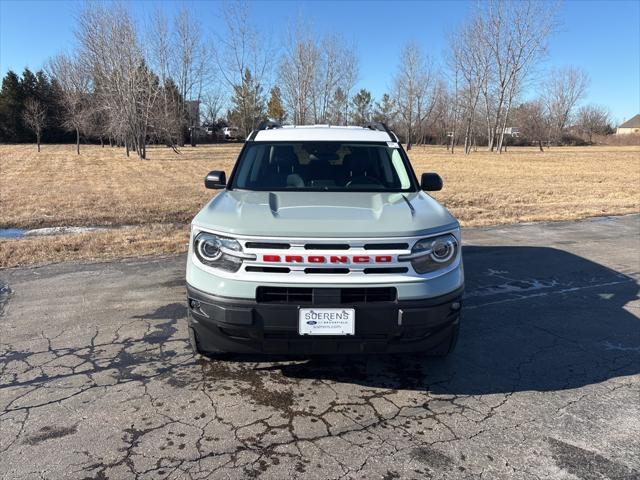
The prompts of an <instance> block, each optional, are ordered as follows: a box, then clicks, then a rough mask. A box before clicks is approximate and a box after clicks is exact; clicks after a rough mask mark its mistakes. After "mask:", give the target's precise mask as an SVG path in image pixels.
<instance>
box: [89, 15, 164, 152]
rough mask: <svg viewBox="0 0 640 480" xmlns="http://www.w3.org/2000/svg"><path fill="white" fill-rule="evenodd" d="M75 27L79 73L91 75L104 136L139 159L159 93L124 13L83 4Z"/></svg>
mask: <svg viewBox="0 0 640 480" xmlns="http://www.w3.org/2000/svg"><path fill="white" fill-rule="evenodd" d="M79 23H80V25H79V29H78V32H77V36H78V40H79V43H80V47H81V50H80V58H81V59H82V66H83V70H84V71H88V72H91V74H92V80H93V85H94V96H95V97H96V98H97V99H98V105H99V107H100V108H101V109H102V110H103V111H104V114H105V116H106V118H107V119H108V130H109V133H110V134H111V135H112V136H113V137H114V138H117V139H118V140H119V141H120V142H123V143H124V145H125V148H126V152H127V155H129V149H130V148H131V147H133V148H134V149H135V151H136V153H137V154H138V157H139V158H140V159H144V158H146V146H147V140H148V139H149V137H150V135H151V134H152V133H153V131H152V128H151V121H152V119H153V118H154V114H155V112H156V108H157V102H158V99H159V98H160V93H161V90H162V89H161V85H160V81H159V79H158V77H157V76H156V75H155V74H154V73H153V72H152V71H151V69H150V68H149V66H148V65H147V63H146V61H145V58H144V55H143V52H142V49H141V47H140V44H139V41H138V35H137V31H136V27H135V24H134V22H133V20H132V18H131V16H130V14H129V11H128V10H127V9H126V8H125V7H124V6H122V5H116V6H111V5H109V6H108V8H107V7H106V6H103V5H100V4H88V6H87V7H86V8H85V10H84V11H83V12H82V14H81V15H80V17H79Z"/></svg>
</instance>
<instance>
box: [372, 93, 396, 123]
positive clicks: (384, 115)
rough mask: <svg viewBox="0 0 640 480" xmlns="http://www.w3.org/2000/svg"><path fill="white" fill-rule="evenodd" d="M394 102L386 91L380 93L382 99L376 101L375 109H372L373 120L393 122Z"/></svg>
mask: <svg viewBox="0 0 640 480" xmlns="http://www.w3.org/2000/svg"><path fill="white" fill-rule="evenodd" d="M395 110H396V104H395V102H394V101H393V100H392V98H391V97H390V96H389V94H388V93H385V94H384V95H382V100H381V101H379V102H376V106H375V109H374V111H373V120H374V121H376V122H383V123H386V124H387V125H391V124H392V123H393V118H394V116H395Z"/></svg>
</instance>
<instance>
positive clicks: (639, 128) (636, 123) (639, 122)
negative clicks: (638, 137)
mask: <svg viewBox="0 0 640 480" xmlns="http://www.w3.org/2000/svg"><path fill="white" fill-rule="evenodd" d="M630 133H640V113H639V114H638V115H636V116H635V117H631V118H630V119H629V120H627V121H626V122H624V123H623V124H621V125H619V126H618V128H617V129H616V135H628V134H630Z"/></svg>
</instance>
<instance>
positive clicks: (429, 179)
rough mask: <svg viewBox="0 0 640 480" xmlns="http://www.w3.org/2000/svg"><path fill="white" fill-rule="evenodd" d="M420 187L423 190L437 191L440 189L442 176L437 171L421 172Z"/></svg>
mask: <svg viewBox="0 0 640 480" xmlns="http://www.w3.org/2000/svg"><path fill="white" fill-rule="evenodd" d="M420 188H421V189H422V190H424V191H425V192H437V191H438V190H442V178H440V175H438V174H437V173H433V172H429V173H423V174H422V179H421V180H420Z"/></svg>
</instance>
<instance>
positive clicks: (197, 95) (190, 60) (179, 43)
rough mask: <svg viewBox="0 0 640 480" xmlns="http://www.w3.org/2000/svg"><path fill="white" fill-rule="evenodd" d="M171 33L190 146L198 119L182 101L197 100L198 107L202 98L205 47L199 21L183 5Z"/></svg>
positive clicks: (176, 77)
mask: <svg viewBox="0 0 640 480" xmlns="http://www.w3.org/2000/svg"><path fill="white" fill-rule="evenodd" d="M174 33H175V48H174V49H173V51H174V52H175V67H174V69H175V73H174V79H175V81H176V83H177V85H178V90H179V92H180V98H181V99H182V102H183V103H182V113H183V117H184V118H185V119H187V120H188V121H189V125H188V127H189V136H190V140H191V145H195V127H197V126H199V125H198V123H199V119H198V118H193V117H194V115H192V114H191V115H190V111H189V110H188V108H187V103H186V102H197V105H198V106H199V105H200V102H201V101H202V92H203V88H204V84H205V80H206V79H207V78H206V73H207V68H206V67H207V65H206V59H207V58H208V49H207V47H206V43H205V42H204V40H203V37H202V33H201V29H200V24H199V23H198V21H197V20H196V19H195V18H194V16H193V14H191V13H190V10H188V9H186V8H182V9H180V11H179V12H178V14H177V15H176V17H175V29H174Z"/></svg>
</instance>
